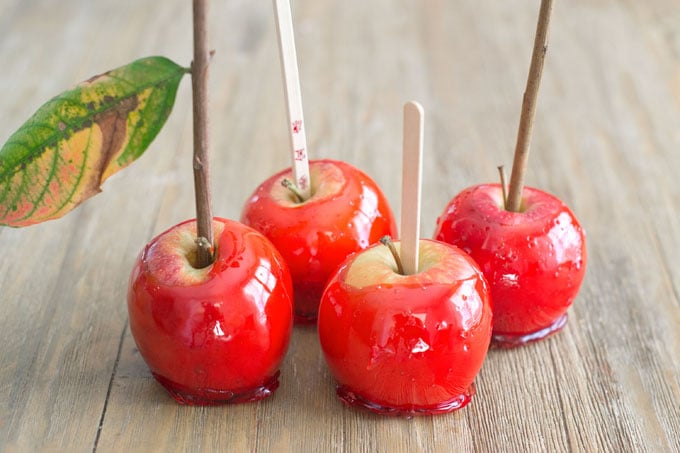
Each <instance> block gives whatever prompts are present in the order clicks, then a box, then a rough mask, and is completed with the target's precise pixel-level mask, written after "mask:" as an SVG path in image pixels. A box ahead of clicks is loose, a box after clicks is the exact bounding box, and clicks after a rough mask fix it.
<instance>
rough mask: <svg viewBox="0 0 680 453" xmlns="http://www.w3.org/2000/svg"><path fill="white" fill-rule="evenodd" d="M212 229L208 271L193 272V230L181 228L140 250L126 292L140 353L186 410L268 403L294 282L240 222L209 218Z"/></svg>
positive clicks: (288, 328)
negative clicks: (188, 406)
mask: <svg viewBox="0 0 680 453" xmlns="http://www.w3.org/2000/svg"><path fill="white" fill-rule="evenodd" d="M213 228H214V237H215V245H216V249H215V256H216V258H215V261H214V263H213V264H211V265H210V266H208V267H206V268H203V269H196V268H195V267H194V266H193V265H192V262H193V261H194V259H195V254H196V245H195V242H194V241H195V238H196V222H195V221H193V220H192V221H187V222H184V223H181V224H179V225H177V226H175V227H173V228H170V229H169V230H167V231H165V232H164V233H161V234H160V235H159V236H157V237H156V238H154V239H153V240H152V241H151V242H150V243H149V244H148V245H147V246H146V247H145V248H144V250H143V251H142V253H141V254H140V256H139V258H138V259H137V262H136V263H135V266H134V269H133V271H132V275H131V276H130V285H129V288H128V311H129V316H130V328H131V331H132V335H133V337H134V339H135V342H136V343H137V347H138V348H139V352H140V353H141V355H142V357H143V358H144V360H145V361H146V363H147V364H148V366H149V368H150V369H151V372H152V373H153V375H154V377H155V378H156V379H157V380H158V382H160V383H161V384H162V385H163V386H164V387H165V388H166V389H167V390H168V392H170V394H171V395H172V396H173V398H175V400H177V401H178V402H180V403H184V404H191V405H212V404H221V403H237V402H246V401H255V400H259V399H262V398H265V397H267V396H269V395H270V394H272V392H274V390H276V388H277V387H278V376H279V366H280V364H281V362H282V360H283V357H284V355H285V353H286V350H287V348H288V343H289V341H290V336H291V333H292V326H293V301H292V283H291V278H290V274H289V271H288V268H287V266H286V264H285V262H284V261H283V258H282V257H281V256H280V254H279V253H278V252H277V251H276V249H275V248H274V247H273V246H272V244H271V243H270V242H269V241H268V240H267V239H266V238H265V237H264V236H262V235H261V234H260V233H258V232H257V231H255V230H253V229H251V228H248V227H246V226H244V225H242V224H240V223H238V222H234V221H231V220H225V219H220V218H215V219H214V221H213Z"/></svg>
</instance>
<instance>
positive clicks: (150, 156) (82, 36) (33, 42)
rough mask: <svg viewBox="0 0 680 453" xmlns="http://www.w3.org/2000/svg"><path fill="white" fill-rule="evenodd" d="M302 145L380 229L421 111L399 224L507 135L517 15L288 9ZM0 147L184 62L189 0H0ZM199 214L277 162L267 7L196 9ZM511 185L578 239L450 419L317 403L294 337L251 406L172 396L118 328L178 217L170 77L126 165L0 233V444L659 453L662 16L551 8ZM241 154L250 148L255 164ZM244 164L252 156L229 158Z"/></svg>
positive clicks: (670, 109)
mask: <svg viewBox="0 0 680 453" xmlns="http://www.w3.org/2000/svg"><path fill="white" fill-rule="evenodd" d="M292 6H293V13H294V16H293V19H294V22H295V27H296V44H297V55H298V60H299V66H300V78H301V80H302V87H301V88H302V95H303V101H304V108H305V121H306V131H307V139H308V145H309V155H310V157H311V158H320V157H331V158H335V159H341V160H346V161H348V162H350V163H352V164H354V165H356V166H358V167H360V168H362V169H363V170H364V171H366V172H367V173H369V174H370V175H371V176H373V177H374V178H375V179H376V181H377V182H378V183H379V184H380V186H381V187H382V188H383V190H384V191H385V193H386V194H387V196H388V198H389V200H390V202H391V204H392V206H393V207H395V208H396V209H395V211H396V212H395V214H397V215H399V208H398V206H399V193H400V184H401V182H400V179H401V172H400V158H399V157H400V150H401V138H402V137H401V127H402V125H401V121H402V111H401V108H402V106H403V103H404V102H406V101H407V100H411V99H414V100H417V101H419V102H420V103H421V104H422V105H423V107H424V108H425V110H426V111H427V115H428V121H427V124H426V127H425V143H426V147H425V157H424V169H423V173H424V179H423V183H424V184H423V200H422V203H423V204H422V216H423V217H422V219H423V223H422V234H423V236H425V237H427V236H429V235H430V234H431V232H432V231H433V228H434V224H435V219H436V217H437V216H438V215H439V214H440V213H441V210H442V209H443V207H444V205H445V204H446V202H448V200H449V199H450V198H451V197H452V196H453V195H454V194H455V193H457V192H458V191H460V190H461V189H463V188H464V187H466V186H469V185H472V184H476V183H479V182H488V181H496V180H497V178H498V176H497V173H496V167H497V165H499V164H505V165H506V166H507V165H508V164H509V163H510V161H511V159H512V147H513V144H514V140H515V133H516V126H517V121H518V118H519V112H520V107H521V96H522V91H523V88H524V82H525V81H526V75H527V67H528V62H529V58H530V53H531V47H532V42H533V32H534V28H535V23H536V14H537V7H538V2H526V1H521V0H506V1H503V2H477V1H474V0H464V1H459V2H451V1H446V0H430V1H427V2H407V1H398V2H392V1H387V0H377V1H372V2H366V1H359V0H347V1H344V2H317V1H312V0H297V1H295V2H293V5H292ZM0 13H1V14H0V62H1V63H2V66H3V71H2V75H1V76H0V92H2V96H3V102H2V107H0V139H1V140H4V139H5V138H6V137H8V136H9V135H10V134H11V132H12V131H14V130H15V129H16V128H18V127H19V126H20V125H21V124H22V123H23V121H24V120H25V119H26V118H28V117H29V116H30V114H31V113H32V112H33V111H34V110H35V109H37V107H38V106H39V105H41V104H42V103H43V102H44V101H46V100H47V99H49V98H51V97H52V96H54V95H55V94H57V93H58V92H60V91H62V90H64V89H66V88H68V87H70V86H72V85H74V84H75V83H77V82H78V81H80V80H84V79H86V78H88V77H89V76H91V75H94V74H97V73H100V72H103V71H105V70H107V69H110V68H113V67H117V66H120V65H122V64H125V63H127V62H129V61H132V60H134V59H136V58H139V57H142V56H147V55H165V56H168V57H170V58H172V59H173V60H175V61H177V62H178V63H181V64H185V65H187V64H188V63H189V62H190V59H191V5H190V2H184V1H180V0H167V1H164V2H162V4H161V3H159V2H154V1H151V0H134V1H133V0H118V1H113V0H100V1H97V2H85V1H82V0H64V1H61V2H59V4H58V7H57V6H55V3H54V2H50V1H48V0H33V1H29V2H27V1H21V0H0ZM210 20H211V21H212V24H211V25H212V26H211V30H212V31H211V37H210V42H211V43H212V46H213V47H214V48H215V51H216V54H215V57H214V58H213V61H212V63H211V77H210V84H211V86H210V93H211V102H210V107H209V108H210V114H211V124H212V128H211V146H212V149H211V155H212V157H213V166H212V180H213V183H212V185H213V188H214V194H213V203H214V212H215V214H216V215H220V216H223V217H230V218H238V217H239V214H240V209H241V205H242V203H243V202H244V200H245V199H246V198H247V196H248V195H249V194H250V192H251V191H252V190H254V188H255V187H256V186H257V185H258V184H259V183H260V182H261V181H263V180H264V179H265V178H266V177H268V176H270V175H271V174H273V173H274V172H275V171H278V170H280V169H283V168H285V167H286V166H288V165H289V155H288V151H287V148H288V138H287V130H286V116H285V115H286V114H285V107H284V96H283V92H282V89H281V80H280V70H279V62H278V55H277V43H276V35H275V27H274V20H273V13H272V11H271V3H270V2H249V1H244V0H234V1H230V2H212V5H211V18H210ZM550 46H551V47H550V57H549V58H548V60H547V61H546V64H545V68H544V71H545V72H544V75H543V80H542V83H541V95H540V97H539V102H538V106H537V116H536V121H535V125H534V135H533V143H532V154H531V158H530V162H529V168H528V174H527V181H526V182H527V184H528V185H531V186H538V187H541V188H543V189H545V190H547V191H549V192H551V193H554V194H556V195H558V196H559V197H560V198H562V199H563V200H564V201H565V202H567V203H568V204H569V205H570V206H571V207H572V209H573V210H574V212H575V213H576V214H577V216H578V217H579V219H580V220H581V223H582V224H583V225H584V227H585V229H586V231H587V233H588V251H589V262H588V269H587V275H586V280H585V282H584V285H583V287H582V289H581V292H580V295H579V297H578V299H577V300H576V302H575V304H574V306H573V307H572V309H571V310H570V312H569V314H570V319H569V323H568V324H567V327H566V328H565V330H564V331H562V332H561V333H559V334H558V335H557V336H555V337H553V338H551V339H549V340H547V341H544V342H541V343H538V344H535V345H532V346H529V347H525V348H522V349H518V350H511V351H495V350H494V351H491V352H490V353H489V355H488V358H487V360H486V362H485V364H484V367H483V368H482V371H481V373H480V375H479V377H478V379H477V390H478V394H477V396H476V397H475V398H474V400H473V402H472V404H471V405H470V406H468V407H467V408H465V409H463V410H461V411H458V412H455V413H453V414H450V415H446V416H438V417H422V418H415V419H411V420H405V419H393V418H382V417H378V416H375V415H371V414H366V413H363V412H357V411H354V410H352V409H348V408H345V407H344V406H342V405H341V403H339V401H338V400H337V398H336V397H335V394H334V383H333V381H332V378H331V376H330V375H329V372H328V370H327V368H326V366H325V364H324V361H323V357H322V355H321V351H320V348H319V346H318V342H317V339H316V333H315V331H314V329H310V328H296V329H295V332H294V335H293V340H292V344H291V349H290V351H289V353H288V355H287V357H286V361H285V364H284V367H283V369H282V385H281V388H280V389H279V390H278V391H277V393H276V394H275V396H274V397H272V398H270V399H269V400H266V401H263V402H261V403H257V404H248V405H240V406H228V407H216V408H191V407H182V406H178V405H177V404H175V403H174V402H173V401H172V400H171V399H170V398H169V397H168V396H167V395H166V394H165V392H164V391H163V390H162V388H161V387H160V386H159V385H157V384H156V383H155V382H154V381H153V379H152V377H151V375H150V373H149V371H148V369H147V368H146V366H145V364H144V362H143V361H142V359H141V357H140V356H139V354H138V352H137V350H136V348H135V345H134V341H133V339H132V337H131V336H130V333H129V330H128V327H127V309H126V286H127V279H128V275H129V272H130V269H131V267H132V263H133V261H134V259H135V257H136V255H137V254H138V253H139V251H140V250H141V249H142V247H143V245H144V244H145V243H146V242H148V241H149V240H150V239H151V237H152V236H154V235H155V234H157V233H159V232H161V231H163V230H164V229H166V228H168V227H170V226H171V225H174V224H176V223H178V222H179V221H181V220H184V219H186V218H188V217H192V216H193V215H194V210H193V209H194V208H193V191H192V170H191V154H192V149H191V148H192V144H191V142H192V138H191V114H190V111H191V99H190V86H189V84H188V83H187V82H186V81H184V82H183V83H182V85H181V86H180V90H179V92H178V96H177V103H176V106H175V109H174V112H173V113H172V115H171V116H170V118H169V120H168V123H167V125H166V126H165V128H164V129H163V131H162V132H161V133H160V134H159V136H158V138H157V139H156V141H155V142H154V143H153V144H152V145H151V147H150V149H149V150H148V151H147V154H146V155H145V156H144V157H142V158H141V159H140V160H139V161H138V162H136V163H135V165H133V166H131V167H130V168H129V169H126V170H125V171H123V172H121V173H120V174H117V175H115V176H114V177H112V178H111V179H110V180H109V181H107V183H106V184H105V185H104V188H103V189H104V192H103V193H102V194H100V195H98V196H97V197H95V198H93V199H92V200H89V201H88V202H86V203H84V204H83V205H82V206H81V207H79V208H78V209H76V210H75V211H74V212H72V213H71V214H69V215H67V216H66V217H64V218H63V219H60V220H57V221H52V222H48V223H45V224H42V225H37V226H33V227H29V228H25V229H9V228H0V310H2V316H1V317H0V332H2V333H1V334H0V339H1V340H2V341H1V342H0V451H42V450H55V451H101V452H107V451H225V450H229V451H277V452H278V451H352V452H354V451H360V452H361V451H378V452H382V451H384V452H388V451H389V452H401V451H403V452H407V451H408V452H411V451H428V452H429V451H466V452H467V451H480V452H481V451H518V452H523V451H642V452H665V451H670V452H673V451H680V436H679V435H678V433H679V432H680V272H678V269H679V268H680V258H679V257H678V256H679V255H678V251H679V250H680V185H678V184H677V174H678V170H679V169H680V153H679V152H678V149H680V134H679V133H678V124H680V9H678V8H677V2H676V1H675V0H649V1H646V2H634V1H630V0H626V1H615V0H599V1H597V2H593V1H587V0H572V1H569V2H566V1H562V2H556V4H555V7H554V11H553V18H552V23H551V39H550ZM256 153H257V154H256ZM254 155H258V156H260V157H258V158H257V159H254V158H252V156H254Z"/></svg>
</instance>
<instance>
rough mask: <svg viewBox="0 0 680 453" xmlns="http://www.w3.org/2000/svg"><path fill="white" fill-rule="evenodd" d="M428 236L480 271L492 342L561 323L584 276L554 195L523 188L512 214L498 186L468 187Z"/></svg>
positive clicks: (582, 257)
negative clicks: (486, 288) (461, 253)
mask: <svg viewBox="0 0 680 453" xmlns="http://www.w3.org/2000/svg"><path fill="white" fill-rule="evenodd" d="M434 237H435V239H438V240H441V241H445V242H448V243H450V244H454V245H457V246H458V247H460V248H461V249H463V250H465V251H466V252H467V253H469V254H470V255H471V256H472V258H474V260H475V261H476V262H477V264H479V267H480V268H481V269H482V271H483V272H484V275H485V276H486V278H487V280H488V282H489V285H490V286H491V294H492V298H493V305H494V322H493V342H494V344H495V345H497V346H501V347H512V346H519V345H522V344H525V343H527V342H531V341H535V340H539V339H541V338H544V337H546V336H548V335H550V334H552V333H554V332H557V331H559V330H560V329H561V328H562V327H563V326H564V325H565V323H566V321H567V315H566V312H567V309H568V308H569V306H570V305H571V304H572V302H573V301H574V298H575V297H576V294H577V293H578V290H579V287H580V286H581V282H582V281H583V276H584V274H585V268H586V242H585V234H584V231H583V229H582V228H581V226H580V225H579V223H578V221H577V220H576V217H575V216H574V214H573V213H572V212H571V211H570V210H569V208H568V207H567V206H566V205H565V204H564V203H562V202H561V201H560V200H559V199H558V198H556V197H554V196H553V195H550V194H548V193H546V192H543V191H541V190H538V189H534V188H531V187H525V188H524V191H523V199H522V208H521V212H510V211H506V210H505V209H504V207H503V195H502V191H501V187H500V185H499V184H482V185H477V186H473V187H470V188H468V189H465V190H464V191H463V192H461V193H460V194H458V195H457V196H455V197H454V198H453V199H452V200H451V202H450V203H449V204H448V206H447V207H446V208H445V210H444V213H443V214H442V215H441V217H439V219H438V220H437V227H436V230H435V234H434Z"/></svg>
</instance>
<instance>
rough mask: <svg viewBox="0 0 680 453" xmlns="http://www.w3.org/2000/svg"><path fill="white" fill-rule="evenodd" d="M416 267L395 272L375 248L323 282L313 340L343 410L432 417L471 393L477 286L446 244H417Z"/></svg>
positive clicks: (483, 303)
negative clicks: (351, 408) (316, 334)
mask: <svg viewBox="0 0 680 453" xmlns="http://www.w3.org/2000/svg"><path fill="white" fill-rule="evenodd" d="M395 246H396V248H397V249H399V242H395ZM418 262H419V265H418V269H419V271H418V273H416V274H412V275H401V274H399V273H398V272H397V268H396V265H395V261H394V258H393V256H392V255H391V253H390V251H389V249H388V248H387V247H385V246H383V245H382V244H378V245H376V246H374V247H371V248H369V249H367V250H365V251H362V252H359V253H357V254H354V255H352V256H351V257H349V258H348V259H347V261H346V262H345V263H344V264H343V265H342V266H341V267H340V268H339V269H338V270H337V272H336V273H335V274H334V275H333V277H332V278H331V280H330V281H329V283H328V286H327V288H326V290H325V292H324V294H323V298H322V300H321V305H320V307H319V320H318V332H319V341H320V342H321V348H322V350H323V354H324V357H325V359H326V362H327V363H328V366H329V368H330V370H331V373H332V374H333V376H334V377H335V379H336V380H337V383H338V387H337V393H338V396H339V397H340V399H341V400H342V401H343V402H345V403H346V404H349V405H352V406H359V407H363V408H366V409H369V410H371V411H374V412H377V413H381V414H392V415H406V416H410V415H414V414H437V413H445V412H450V411H453V410H455V409H459V408H462V407H463V406H465V405H466V404H467V403H468V402H469V401H470V399H471V397H472V395H473V394H474V384H473V380H474V378H475V376H476V375H477V373H478V372H479V370H480V368H481V366H482V363H483V361H484V358H485V357H486V352H487V349H488V347H489V341H490V339H491V318H492V314H491V306H490V297H489V294H488V287H487V283H486V281H485V280H484V276H483V275H482V272H481V271H480V270H479V268H478V267H477V265H476V264H475V262H474V261H473V260H472V259H471V258H470V257H469V256H468V255H466V254H465V253H463V252H462V251H461V250H460V249H458V248H457V247H453V246H451V245H449V244H444V243H442V242H437V241H432V240H421V241H420V252H419V254H418Z"/></svg>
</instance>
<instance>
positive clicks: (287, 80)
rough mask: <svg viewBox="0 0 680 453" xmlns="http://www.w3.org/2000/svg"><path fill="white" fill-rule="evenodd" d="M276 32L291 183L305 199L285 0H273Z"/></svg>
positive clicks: (298, 99) (305, 164)
mask: <svg viewBox="0 0 680 453" xmlns="http://www.w3.org/2000/svg"><path fill="white" fill-rule="evenodd" d="M273 1H274V16H275V19H276V31H277V36H278V41H279V56H280V57H281V72H282V73H283V88H284V93H285V99H286V113H287V114H288V135H289V137H290V153H291V162H292V167H293V179H294V183H295V186H297V188H298V191H299V192H300V194H301V195H302V199H303V201H304V200H307V199H308V198H309V197H310V196H311V184H310V179H309V157H308V155H307V137H306V135H305V124H304V117H303V114H302V94H301V91H300V76H299V74H298V63H297V54H296V52H295V36H294V34H293V17H292V14H291V11H290V2H289V0H273Z"/></svg>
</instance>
